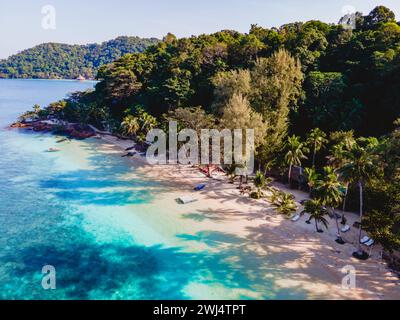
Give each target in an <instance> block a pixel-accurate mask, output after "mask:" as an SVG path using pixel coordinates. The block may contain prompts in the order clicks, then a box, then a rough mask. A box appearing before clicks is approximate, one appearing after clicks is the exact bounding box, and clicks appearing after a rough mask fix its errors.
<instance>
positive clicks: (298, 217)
mask: <svg viewBox="0 0 400 320" xmlns="http://www.w3.org/2000/svg"><path fill="white" fill-rule="evenodd" d="M300 218H301V216H300V215H299V214H296V215H294V216H293V217H292V221H293V222H297V221H299V220H300Z"/></svg>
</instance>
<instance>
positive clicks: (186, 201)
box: [177, 197, 197, 204]
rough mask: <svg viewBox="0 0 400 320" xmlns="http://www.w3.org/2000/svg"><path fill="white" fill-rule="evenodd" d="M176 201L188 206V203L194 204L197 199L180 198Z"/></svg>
mask: <svg viewBox="0 0 400 320" xmlns="http://www.w3.org/2000/svg"><path fill="white" fill-rule="evenodd" d="M177 200H178V202H180V203H181V204H188V203H192V202H196V201H197V199H195V198H192V197H180V198H178V199H177Z"/></svg>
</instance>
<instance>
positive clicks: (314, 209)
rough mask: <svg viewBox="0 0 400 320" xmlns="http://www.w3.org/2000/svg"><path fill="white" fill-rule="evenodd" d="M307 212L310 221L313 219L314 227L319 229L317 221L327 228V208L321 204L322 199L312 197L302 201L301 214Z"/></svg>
mask: <svg viewBox="0 0 400 320" xmlns="http://www.w3.org/2000/svg"><path fill="white" fill-rule="evenodd" d="M305 213H308V214H310V221H312V220H314V221H315V228H316V230H317V231H318V232H321V230H320V229H319V227H318V224H319V223H322V224H323V225H324V226H325V228H328V224H329V223H328V220H327V219H326V218H325V216H326V215H327V213H328V212H327V210H326V209H325V207H324V206H323V204H322V200H320V199H312V200H308V201H306V202H305V203H304V210H303V212H302V214H305Z"/></svg>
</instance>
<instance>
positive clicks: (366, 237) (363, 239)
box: [360, 236, 371, 244]
mask: <svg viewBox="0 0 400 320" xmlns="http://www.w3.org/2000/svg"><path fill="white" fill-rule="evenodd" d="M370 240H371V239H370V238H369V237H368V236H365V237H364V238H362V239H361V240H360V243H361V244H365V243H366V242H368V241H370Z"/></svg>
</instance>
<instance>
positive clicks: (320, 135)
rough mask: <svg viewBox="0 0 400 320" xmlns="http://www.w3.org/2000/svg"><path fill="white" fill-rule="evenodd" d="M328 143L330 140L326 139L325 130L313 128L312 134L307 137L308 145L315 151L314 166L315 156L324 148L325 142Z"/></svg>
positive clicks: (313, 163) (313, 162) (313, 164)
mask: <svg viewBox="0 0 400 320" xmlns="http://www.w3.org/2000/svg"><path fill="white" fill-rule="evenodd" d="M327 143H328V140H327V139H326V133H325V132H323V131H322V130H321V129H319V128H315V129H313V130H311V132H310V134H309V135H308V137H307V145H309V146H310V148H311V150H312V151H313V157H312V166H313V168H314V167H315V158H316V155H317V152H318V151H320V150H321V149H322V148H324V146H325V144H327Z"/></svg>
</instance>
